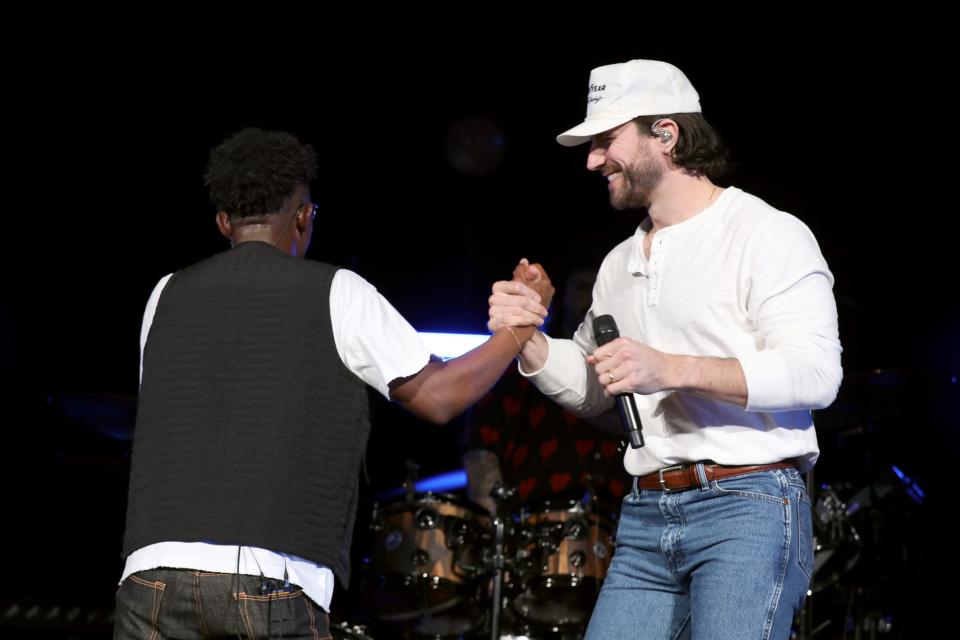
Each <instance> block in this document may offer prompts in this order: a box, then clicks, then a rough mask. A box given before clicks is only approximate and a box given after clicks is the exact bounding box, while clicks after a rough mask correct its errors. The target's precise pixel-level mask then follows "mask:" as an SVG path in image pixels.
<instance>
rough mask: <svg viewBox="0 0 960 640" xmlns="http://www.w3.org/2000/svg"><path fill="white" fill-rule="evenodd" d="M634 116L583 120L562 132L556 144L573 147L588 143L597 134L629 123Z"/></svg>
mask: <svg viewBox="0 0 960 640" xmlns="http://www.w3.org/2000/svg"><path fill="white" fill-rule="evenodd" d="M634 117H635V116H618V117H616V118H590V119H588V120H584V121H583V122H581V123H580V124H578V125H577V126H575V127H574V128H573V129H570V130H569V131H564V132H563V133H561V134H560V135H558V136H557V142H559V143H560V144H562V145H563V146H565V147H575V146H577V145H578V144H583V143H584V142H590V139H591V138H592V137H593V136H595V135H597V134H598V133H603V132H604V131H610V129H616V128H617V127H619V126H620V125H622V124H624V123H627V122H630V121H631V120H633V118H634Z"/></svg>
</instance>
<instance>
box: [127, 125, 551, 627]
mask: <svg viewBox="0 0 960 640" xmlns="http://www.w3.org/2000/svg"><path fill="white" fill-rule="evenodd" d="M315 177H316V156H315V153H314V151H313V149H312V148H311V147H310V146H309V145H304V144H302V143H300V142H299V141H298V140H297V139H296V138H294V137H293V136H291V135H290V134H287V133H284V132H267V131H262V130H259V129H246V130H244V131H241V132H239V133H238V134H236V135H234V136H232V137H231V138H229V139H227V140H226V141H225V142H223V143H222V144H221V145H220V146H219V147H217V148H216V149H214V150H213V152H212V153H211V156H210V163H209V166H208V170H207V175H206V184H207V186H208V188H209V191H210V196H211V199H212V200H213V202H214V204H215V206H216V208H217V211H218V213H217V216H216V219H217V226H218V227H219V228H220V232H221V233H222V234H223V235H224V236H225V237H226V238H228V239H229V240H230V242H231V247H232V248H231V250H229V251H226V252H223V253H219V254H216V255H214V256H212V257H210V258H208V259H206V260H204V261H202V262H199V263H197V264H194V265H192V266H190V267H187V268H186V269H183V270H181V271H178V272H176V273H174V274H171V275H168V276H166V277H164V278H163V279H162V280H161V281H160V282H159V283H158V284H157V286H156V288H155V289H154V291H153V293H152V295H151V296H150V299H149V301H148V303H147V308H146V311H145V313H144V319H143V327H142V329H141V338H140V344H141V385H140V396H139V407H138V415H137V428H136V438H135V440H134V449H133V459H132V468H131V478H130V494H129V504H128V510H127V526H126V533H125V537H124V549H123V553H124V555H125V556H126V566H125V568H124V572H123V576H122V578H121V586H120V589H119V591H118V593H117V622H116V637H118V638H143V637H147V636H149V637H154V638H156V637H164V638H165V637H187V636H190V637H193V636H197V637H204V638H209V637H237V636H242V637H251V638H253V637H265V636H266V637H269V636H272V635H274V634H276V635H277V636H279V637H285V638H297V637H304V638H307V637H309V638H325V637H328V636H329V631H328V628H327V627H328V620H327V611H329V607H330V599H331V596H332V592H333V580H334V576H336V577H337V578H339V579H340V581H341V583H342V584H344V585H347V584H348V583H349V579H350V563H349V547H350V540H351V535H352V530H353V522H354V516H355V513H356V502H357V479H358V475H359V473H358V472H359V467H360V463H361V457H362V455H363V451H364V448H365V446H366V441H367V436H368V433H369V427H370V425H369V419H368V406H367V393H366V389H365V385H370V386H372V387H374V388H375V389H377V390H378V391H379V392H380V393H381V394H383V395H384V396H385V397H388V398H390V399H392V400H394V401H396V402H398V403H400V404H401V405H403V406H404V407H406V408H407V409H408V410H410V411H411V412H413V413H414V414H416V415H418V416H420V417H422V418H424V419H426V420H429V421H431V422H436V423H443V422H446V421H448V420H450V419H451V418H453V417H454V416H456V415H457V414H459V413H460V412H461V411H463V410H464V409H465V408H467V407H468V406H470V405H471V404H473V403H474V402H476V401H477V400H478V399H479V398H480V397H481V396H482V395H484V394H485V393H486V392H487V391H488V390H489V389H490V388H491V387H492V386H493V384H494V383H495V382H496V381H497V380H498V379H499V378H500V376H501V374H502V373H503V371H504V370H505V369H506V367H507V365H508V364H509V363H510V362H511V361H512V360H513V358H514V357H515V356H516V355H517V354H518V352H519V351H520V350H521V348H522V346H523V344H524V343H525V342H526V341H527V340H528V339H529V338H530V337H531V335H532V334H533V332H534V328H533V327H519V328H512V329H511V328H504V329H502V330H500V331H497V332H496V333H495V334H494V335H493V336H491V338H490V339H489V340H488V341H487V342H486V343H484V344H483V345H482V346H480V347H478V348H477V349H475V350H473V351H471V352H470V353H467V354H465V355H463V356H461V357H459V358H456V359H453V360H450V361H447V362H439V361H437V360H436V359H435V358H433V357H431V354H430V352H429V351H428V350H427V348H426V347H425V346H424V345H423V343H422V342H421V341H420V340H419V338H418V336H417V333H416V331H415V330H414V329H413V328H412V327H411V326H410V325H409V324H408V323H407V322H406V320H404V319H403V317H402V316H400V314H399V313H398V312H397V311H396V310H395V309H394V308H393V307H392V306H391V305H390V303H389V302H388V301H387V300H386V299H385V298H383V296H381V295H380V294H379V293H378V292H377V291H376V289H374V288H373V286H371V285H370V284H369V283H367V282H366V281H365V280H363V278H361V277H360V276H358V275H357V274H355V273H352V272H350V271H347V270H345V269H337V268H336V267H333V266H331V265H327V264H323V263H319V262H315V261H307V260H296V259H294V258H296V257H302V256H303V254H304V252H305V251H306V249H307V246H308V245H309V243H310V238H311V235H312V233H313V225H314V217H315V215H316V212H317V205H315V204H313V203H311V201H310V190H309V183H310V181H311V180H313V179H314V178H315ZM515 275H516V277H517V278H518V279H525V278H532V279H534V281H532V282H530V283H528V284H529V286H531V287H533V288H534V289H535V290H536V293H537V296H536V297H535V298H533V297H531V298H530V303H529V309H530V310H532V311H533V312H534V313H536V314H537V315H538V317H539V318H540V319H541V321H542V318H543V317H545V316H546V307H547V306H548V305H549V302H550V298H551V297H552V295H553V288H552V287H551V286H550V283H549V280H548V279H547V278H546V277H545V274H542V272H541V271H540V269H539V266H538V265H534V266H530V265H527V264H526V263H525V261H522V262H521V264H520V265H518V266H517V270H516V272H515ZM528 291H529V289H526V288H522V287H520V286H519V285H518V288H517V293H519V294H523V292H528Z"/></svg>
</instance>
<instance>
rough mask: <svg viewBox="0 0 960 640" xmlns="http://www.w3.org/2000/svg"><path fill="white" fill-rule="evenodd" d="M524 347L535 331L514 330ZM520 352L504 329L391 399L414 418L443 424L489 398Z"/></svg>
mask: <svg viewBox="0 0 960 640" xmlns="http://www.w3.org/2000/svg"><path fill="white" fill-rule="evenodd" d="M513 331H514V332H515V333H516V335H517V338H518V339H519V341H520V342H521V343H523V342H524V341H526V340H527V339H528V338H529V337H530V335H532V333H533V332H534V331H535V330H534V329H533V328H532V327H515V328H513ZM518 351H519V348H518V344H517V339H514V336H513V335H512V334H511V333H510V330H509V329H506V328H504V329H501V330H499V331H497V332H496V333H495V334H494V335H492V336H491V337H490V339H489V340H487V341H486V342H485V343H483V344H482V345H480V346H479V347H477V348H476V349H474V350H472V351H470V352H468V353H465V354H464V355H462V356H460V357H458V358H454V359H453V360H448V361H447V362H431V363H429V364H428V365H427V366H426V367H424V369H423V370H422V371H420V373H418V374H417V375H416V376H414V377H413V378H410V379H408V380H406V381H404V382H403V383H402V384H400V385H398V386H396V387H395V388H394V389H392V391H391V397H393V399H394V400H397V401H398V402H399V403H400V404H402V405H403V406H404V407H406V408H407V409H408V410H410V411H411V412H413V413H414V414H416V415H418V416H420V417H422V418H424V419H426V420H429V421H430V422H435V423H437V424H443V423H445V422H449V421H450V420H451V419H453V418H454V417H456V416H457V415H459V414H460V413H462V412H463V411H464V410H465V409H466V408H467V407H469V406H471V405H473V404H474V403H475V402H477V401H478V400H479V399H480V398H481V397H483V395H484V394H486V393H487V392H488V391H489V390H490V389H491V388H492V387H493V385H494V384H496V383H497V381H498V380H499V379H500V377H501V376H502V375H503V372H504V371H505V370H506V368H507V367H508V366H509V365H510V363H512V362H513V359H514V358H515V357H516V356H517V353H518Z"/></svg>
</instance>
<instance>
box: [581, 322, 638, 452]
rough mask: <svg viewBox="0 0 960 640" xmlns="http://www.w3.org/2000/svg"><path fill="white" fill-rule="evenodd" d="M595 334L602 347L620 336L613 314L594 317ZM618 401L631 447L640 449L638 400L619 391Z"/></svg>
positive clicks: (629, 394) (598, 343)
mask: <svg viewBox="0 0 960 640" xmlns="http://www.w3.org/2000/svg"><path fill="white" fill-rule="evenodd" d="M593 336H594V338H595V339H596V341H597V346H598V347H602V346H603V345H605V344H607V343H608V342H610V341H611V340H616V339H617V338H619V337H620V331H619V330H618V329H617V322H616V321H615V320H614V319H613V316H611V315H603V316H597V317H596V318H594V319H593ZM614 397H615V398H616V401H617V410H618V411H619V412H620V420H621V421H622V422H623V429H624V431H626V432H627V438H628V439H629V440H630V447H631V448H633V449H639V448H640V447H642V446H643V433H641V428H642V427H641V425H640V413H639V412H638V411H637V402H636V400H634V398H633V394H632V393H618V394H617V395H616V396H614Z"/></svg>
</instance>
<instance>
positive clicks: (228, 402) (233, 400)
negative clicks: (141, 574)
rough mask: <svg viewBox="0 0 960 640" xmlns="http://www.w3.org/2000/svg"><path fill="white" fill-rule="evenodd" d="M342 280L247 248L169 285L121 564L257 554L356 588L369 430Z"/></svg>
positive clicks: (141, 412) (151, 341)
mask: <svg viewBox="0 0 960 640" xmlns="http://www.w3.org/2000/svg"><path fill="white" fill-rule="evenodd" d="M335 273H336V268H335V267H332V266H330V265H327V264H322V263H318V262H313V261H309V260H303V259H298V258H292V257H290V256H288V255H286V254H284V253H282V252H280V251H279V250H277V249H275V248H273V247H271V246H270V245H268V244H265V243H262V242H244V243H241V244H239V245H238V246H237V247H236V248H235V249H233V250H231V251H227V252H225V253H221V254H218V255H215V256H213V257H211V258H209V259H207V260H205V261H203V262H200V263H198V264H195V265H193V266H191V267H188V268H187V269H185V270H183V271H180V272H178V273H176V274H175V275H174V276H173V277H172V278H171V279H170V281H169V282H168V283H167V286H166V287H165V289H164V290H163V293H162V295H161V296H160V301H159V304H158V306H157V310H156V315H155V316H154V319H153V324H152V326H151V328H150V333H149V337H148V339H147V343H146V347H145V349H144V355H143V378H142V381H141V386H140V397H139V405H138V410H137V427H136V434H135V438H134V446H133V459H132V468H131V475H130V493H129V503H128V508H127V528H126V534H125V537H124V546H123V552H124V555H128V554H130V553H131V552H132V551H135V550H137V549H139V548H141V547H144V546H146V545H149V544H152V543H155V542H162V541H180V542H196V541H204V542H212V543H216V544H225V545H233V544H237V545H249V546H256V547H263V548H265V549H270V550H272V551H277V552H284V553H290V554H294V555H297V556H300V557H302V558H306V559H308V560H312V561H314V562H317V563H319V564H323V565H326V566H328V567H330V568H331V569H332V570H333V572H334V574H335V575H336V576H337V577H338V578H339V579H340V581H341V582H342V583H343V584H344V585H348V584H349V579H350V555H349V550H350V540H351V535H352V532H353V522H354V516H355V514H356V506H357V489H358V487H357V483H358V478H359V469H360V463H361V458H362V456H363V451H364V448H365V447H366V443H367V436H368V435H369V431H370V424H369V410H368V397H367V390H366V386H365V385H364V384H363V382H362V381H360V380H359V379H358V378H357V377H356V376H354V375H353V374H352V373H351V372H350V371H349V370H347V368H346V367H345V366H344V365H343V362H342V361H341V360H340V357H339V356H338V355H337V349H336V345H335V343H334V339H333V332H332V329H331V324H330V283H331V281H332V280H333V276H334V274H335Z"/></svg>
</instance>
